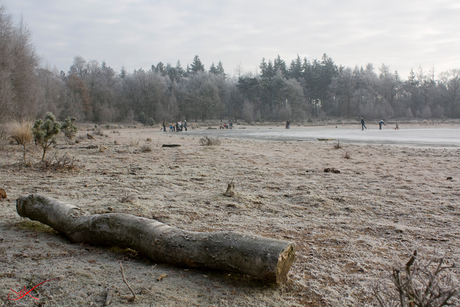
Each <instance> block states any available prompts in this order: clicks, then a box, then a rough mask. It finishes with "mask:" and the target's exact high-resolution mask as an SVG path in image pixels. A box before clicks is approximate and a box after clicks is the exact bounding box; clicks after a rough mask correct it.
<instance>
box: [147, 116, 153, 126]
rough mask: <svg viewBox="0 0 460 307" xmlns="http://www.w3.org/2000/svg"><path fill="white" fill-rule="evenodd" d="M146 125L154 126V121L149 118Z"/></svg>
mask: <svg viewBox="0 0 460 307" xmlns="http://www.w3.org/2000/svg"><path fill="white" fill-rule="evenodd" d="M147 125H149V126H155V120H154V119H153V118H151V117H150V118H149V120H148V121H147Z"/></svg>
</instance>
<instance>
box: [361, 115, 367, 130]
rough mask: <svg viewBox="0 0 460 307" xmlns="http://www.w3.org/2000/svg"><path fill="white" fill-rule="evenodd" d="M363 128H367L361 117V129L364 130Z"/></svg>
mask: <svg viewBox="0 0 460 307" xmlns="http://www.w3.org/2000/svg"><path fill="white" fill-rule="evenodd" d="M364 128H366V129H367V127H366V125H365V124H364V119H363V118H362V117H361V129H363V130H364Z"/></svg>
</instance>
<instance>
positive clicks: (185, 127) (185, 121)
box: [184, 120, 187, 131]
mask: <svg viewBox="0 0 460 307" xmlns="http://www.w3.org/2000/svg"><path fill="white" fill-rule="evenodd" d="M184 129H185V131H187V120H184Z"/></svg>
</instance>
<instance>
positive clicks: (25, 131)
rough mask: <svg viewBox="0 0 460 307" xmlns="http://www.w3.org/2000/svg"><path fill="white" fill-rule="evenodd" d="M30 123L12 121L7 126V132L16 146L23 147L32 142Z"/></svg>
mask: <svg viewBox="0 0 460 307" xmlns="http://www.w3.org/2000/svg"><path fill="white" fill-rule="evenodd" d="M31 126H32V125H31V123H30V122H28V121H20V122H19V121H14V122H11V123H9V124H8V132H9V135H10V138H12V139H13V140H14V141H15V142H16V143H17V144H18V145H24V144H27V143H30V142H31V141H32V138H33V136H32V129H31Z"/></svg>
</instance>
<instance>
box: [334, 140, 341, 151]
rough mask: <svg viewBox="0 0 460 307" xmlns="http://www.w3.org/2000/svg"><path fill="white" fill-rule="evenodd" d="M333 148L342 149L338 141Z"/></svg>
mask: <svg viewBox="0 0 460 307" xmlns="http://www.w3.org/2000/svg"><path fill="white" fill-rule="evenodd" d="M334 148H335V149H340V148H342V145H340V141H339V140H337V143H336V144H334Z"/></svg>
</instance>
